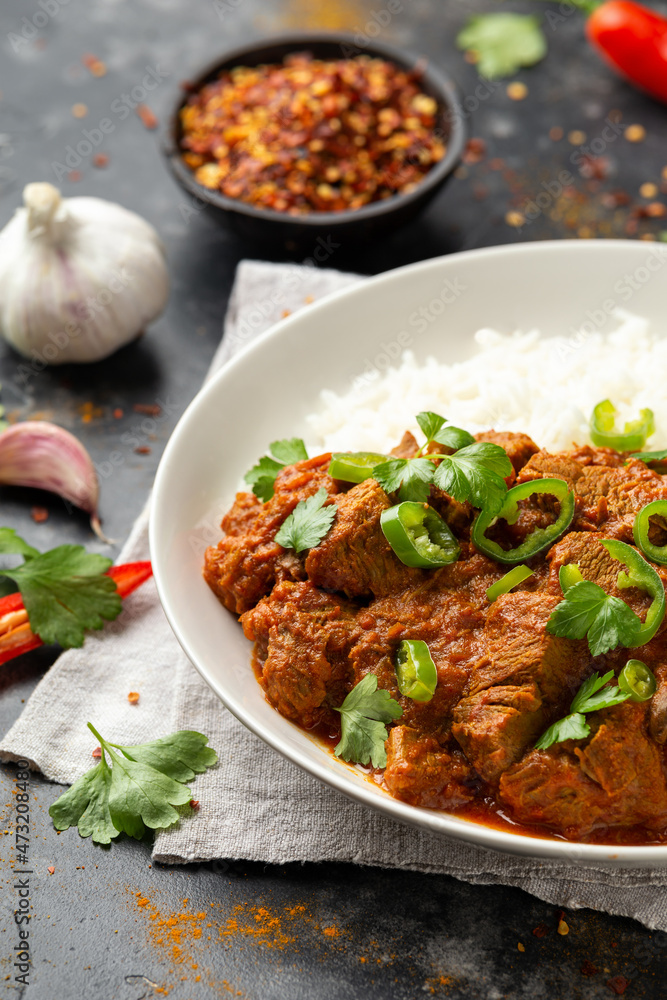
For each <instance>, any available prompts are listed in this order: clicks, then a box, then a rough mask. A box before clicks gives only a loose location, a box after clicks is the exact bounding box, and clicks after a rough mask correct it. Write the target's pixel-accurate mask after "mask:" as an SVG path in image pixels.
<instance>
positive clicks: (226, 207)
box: [160, 31, 467, 228]
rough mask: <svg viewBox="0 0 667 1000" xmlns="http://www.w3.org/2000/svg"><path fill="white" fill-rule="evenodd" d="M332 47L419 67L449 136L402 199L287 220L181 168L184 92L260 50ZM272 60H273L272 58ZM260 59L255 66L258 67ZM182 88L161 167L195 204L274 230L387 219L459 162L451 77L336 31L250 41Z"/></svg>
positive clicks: (459, 125) (462, 138)
mask: <svg viewBox="0 0 667 1000" xmlns="http://www.w3.org/2000/svg"><path fill="white" fill-rule="evenodd" d="M309 44H310V45H321V44H334V45H336V44H338V45H340V46H341V47H342V46H348V47H350V48H353V49H354V50H355V52H356V54H359V55H364V54H368V55H375V56H380V57H381V58H385V59H387V60H388V61H391V62H394V63H396V65H398V66H399V67H401V68H403V69H407V68H410V67H413V66H415V65H417V64H418V63H419V62H423V63H424V79H425V80H427V81H428V82H429V84H430V85H431V89H432V90H433V91H434V92H435V93H437V95H438V96H437V100H438V104H439V115H440V117H442V116H443V115H445V114H446V115H447V117H448V124H449V129H450V132H449V137H448V139H447V151H446V153H445V155H444V157H443V158H442V160H440V161H439V162H438V163H436V164H435V165H434V166H433V167H431V169H430V170H429V171H428V173H427V174H425V175H424V177H423V178H422V180H421V181H419V183H418V184H417V185H416V186H415V188H414V189H413V190H412V191H409V192H408V193H407V194H397V195H394V196H393V197H391V198H385V199H383V200H381V201H375V202H371V203H370V204H368V205H363V206H362V207H361V208H354V209H346V210H342V211H336V212H307V213H306V214H304V215H289V214H288V213H286V212H278V211H276V210H275V209H271V208H257V207H256V206H255V205H251V204H250V203H248V202H244V201H242V200H241V199H239V198H230V197H228V196H227V195H223V194H221V193H220V192H219V191H213V190H211V189H209V188H206V187H204V186H203V185H201V184H199V183H198V182H197V181H196V180H195V177H194V174H193V172H192V171H191V170H190V168H189V167H188V166H187V165H186V164H185V163H184V161H183V157H182V153H181V150H180V148H179V145H178V135H179V127H180V124H179V113H180V110H181V108H182V107H183V105H184V104H185V101H186V100H187V97H188V95H189V94H190V93H192V92H194V91H196V90H198V89H199V88H200V87H201V86H202V85H203V84H204V83H206V82H207V80H209V79H210V78H212V77H214V76H216V75H217V73H219V72H220V71H221V70H223V69H225V68H227V67H228V66H229V65H233V64H238V65H242V60H243V59H244V58H251V59H252V58H253V54H254V53H257V52H258V51H260V50H262V49H271V48H277V49H278V48H284V49H286V50H287V51H286V52H285V53H284V54H285V55H286V54H287V53H288V52H289V51H290V50H291V51H294V52H298V51H299V50H301V49H303V48H304V47H306V48H307V46H308V45H309ZM276 58H278V57H276ZM260 63H261V60H260V61H259V62H258V63H256V65H260ZM186 80H187V85H186V86H184V85H183V83H181V84H179V88H178V91H177V96H176V98H175V100H174V101H173V102H172V104H171V111H170V113H169V116H168V118H167V121H166V126H165V128H164V130H163V134H162V137H161V143H160V145H161V149H162V153H163V155H164V156H165V158H166V160H167V163H168V165H169V167H170V169H171V171H172V173H173V174H174V176H175V177H176V179H177V181H178V182H179V183H180V184H181V185H182V186H183V187H184V188H186V190H187V191H188V192H189V193H190V194H191V195H192V196H193V197H194V198H196V199H197V200H198V201H200V202H204V203H205V204H207V205H211V206H213V207H215V208H218V209H222V210H223V211H228V212H238V213H240V214H241V215H246V216H248V217H249V218H252V219H257V220H262V221H263V222H270V223H274V224H276V225H280V224H283V225H285V224H288V225H289V224H291V225H294V226H295V227H296V226H304V227H306V228H310V227H312V228H316V227H319V228H321V227H322V226H323V225H326V226H331V227H332V228H337V227H339V226H344V225H348V224H349V223H351V222H355V221H357V220H368V219H373V218H376V217H378V216H383V215H388V214H390V213H391V212H393V211H397V210H398V209H399V208H403V207H405V206H408V205H411V204H413V203H414V202H417V203H418V202H420V201H421V200H422V199H423V198H424V197H425V196H426V195H427V194H428V193H429V192H433V191H434V189H436V188H437V187H438V186H439V185H440V184H441V183H443V181H444V180H445V179H446V178H447V177H448V176H449V174H450V173H451V172H452V171H453V170H454V168H455V167H456V165H457V164H458V163H459V161H460V159H461V156H462V155H463V150H464V148H465V142H466V137H467V128H466V125H465V120H464V119H465V114H464V111H463V108H462V105H461V101H460V99H459V92H458V87H457V85H456V83H455V82H454V80H453V78H452V77H451V76H449V75H448V74H446V73H443V71H442V70H440V69H439V68H438V67H437V66H435V65H434V64H433V62H432V61H431V60H430V59H426V57H424V56H419V55H418V54H416V53H415V52H413V51H412V50H410V49H404V48H400V47H398V46H395V45H392V44H390V43H387V42H384V41H382V42H380V41H377V42H376V41H375V40H372V41H371V42H369V43H364V45H363V46H360V45H358V44H357V43H356V42H355V36H354V35H351V34H350V33H348V32H339V31H313V32H307V31H302V32H297V31H295V32H286V33H281V34H279V35H273V36H269V37H264V38H261V39H255V40H254V41H252V42H248V43H246V44H245V45H241V46H238V47H236V48H234V49H230V50H229V51H227V52H226V53H223V54H222V56H219V57H218V58H217V59H215V60H214V61H212V62H209V63H208V64H207V65H206V66H205V67H204V68H203V69H201V68H200V69H197V70H196V71H195V72H194V73H193V74H192V75H191V76H190V75H186Z"/></svg>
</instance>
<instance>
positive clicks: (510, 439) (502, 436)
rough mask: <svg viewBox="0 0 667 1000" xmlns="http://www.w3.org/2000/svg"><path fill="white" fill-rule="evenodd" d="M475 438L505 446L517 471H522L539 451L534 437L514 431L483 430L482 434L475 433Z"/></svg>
mask: <svg viewBox="0 0 667 1000" xmlns="http://www.w3.org/2000/svg"><path fill="white" fill-rule="evenodd" d="M475 440H476V441H488V442H489V443H490V444H499V445H500V447H501V448H504V449H505V451H506V452H507V454H508V456H509V460H510V462H511V463H512V465H513V466H514V471H515V472H516V473H518V472H520V470H521V469H523V467H524V465H526V463H527V462H528V461H529V459H531V458H532V456H533V455H535V454H537V452H538V451H539V448H538V447H537V445H536V444H535V442H534V441H533V439H532V438H530V437H528V435H527V434H517V433H515V432H514V431H483V432H482V433H481V434H475Z"/></svg>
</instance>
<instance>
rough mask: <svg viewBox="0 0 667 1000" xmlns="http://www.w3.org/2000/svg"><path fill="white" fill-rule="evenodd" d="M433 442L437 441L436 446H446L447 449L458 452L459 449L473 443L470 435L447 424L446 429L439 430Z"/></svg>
mask: <svg viewBox="0 0 667 1000" xmlns="http://www.w3.org/2000/svg"><path fill="white" fill-rule="evenodd" d="M433 440H434V441H437V442H438V444H444V445H446V447H447V448H453V449H454V451H459V449H460V448H466V447H467V446H468V445H470V444H474V443H475V439H474V437H473V436H472V434H470V433H469V432H468V431H464V430H462V429H461V428H460V427H455V426H454V424H447V426H446V427H443V428H442V430H439V431H438V433H437V434H436V435H435V437H434V438H433Z"/></svg>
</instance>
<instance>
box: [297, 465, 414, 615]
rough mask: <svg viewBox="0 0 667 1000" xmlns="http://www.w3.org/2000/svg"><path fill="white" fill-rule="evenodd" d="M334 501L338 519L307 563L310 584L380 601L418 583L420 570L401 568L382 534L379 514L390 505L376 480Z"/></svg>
mask: <svg viewBox="0 0 667 1000" xmlns="http://www.w3.org/2000/svg"><path fill="white" fill-rule="evenodd" d="M334 499H335V502H336V505H337V507H338V514H337V515H336V519H335V521H334V523H333V525H332V527H331V530H330V531H329V533H328V534H327V536H326V537H325V538H324V539H323V541H322V542H320V544H319V545H318V546H317V548H314V549H311V550H310V552H309V554H308V558H307V559H306V572H307V573H308V577H309V579H310V580H312V582H313V583H314V584H316V585H317V586H318V587H324V588H325V589H326V590H338V591H341V592H342V593H344V594H346V595H347V596H348V597H367V596H368V595H370V594H373V595H375V596H376V597H380V596H382V595H383V594H388V593H391V592H396V591H397V590H402V589H404V588H405V587H406V586H408V585H410V584H411V583H418V582H419V581H420V580H421V579H422V577H423V575H424V571H423V570H419V569H410V568H409V567H407V566H404V565H403V563H402V562H401V561H400V559H399V558H398V557H397V556H396V555H395V554H394V552H393V550H392V548H391V546H390V545H389V542H388V541H387V540H386V538H385V537H384V535H383V534H382V529H381V527H380V515H381V514H382V511H384V510H387V508H388V507H390V506H391V503H390V501H389V499H388V497H387V494H386V493H385V492H384V490H383V489H382V487H381V486H380V485H379V483H377V482H376V481H375V479H366V480H364V482H363V483H359V484H358V485H357V486H354V487H353V488H352V489H351V490H349V491H348V492H347V493H342V494H340V495H339V496H337V497H335V498H334Z"/></svg>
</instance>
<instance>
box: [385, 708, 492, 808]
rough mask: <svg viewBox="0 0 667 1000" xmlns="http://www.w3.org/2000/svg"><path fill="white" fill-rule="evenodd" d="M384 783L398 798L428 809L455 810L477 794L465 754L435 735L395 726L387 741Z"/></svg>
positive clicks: (407, 727)
mask: <svg viewBox="0 0 667 1000" xmlns="http://www.w3.org/2000/svg"><path fill="white" fill-rule="evenodd" d="M386 747H387V767H386V770H385V772H384V780H385V784H386V786H387V788H388V789H389V791H390V792H391V794H392V795H394V796H395V797H396V798H397V799H402V800H403V802H407V803H409V804H410V805H412V806H422V807H425V808H427V809H455V808H456V807H457V806H461V805H463V804H464V803H465V802H470V801H471V799H473V798H474V795H475V779H474V775H473V773H472V770H471V768H470V765H469V764H468V763H467V761H466V759H465V758H464V756H463V754H462V753H461V751H460V750H457V749H456V748H454V747H450V748H448V749H445V748H443V747H442V746H441V745H440V744H439V743H438V741H437V740H436V739H434V738H433V737H432V736H425V735H423V734H422V733H419V732H417V730H416V729H411V728H410V727H409V726H394V727H393V728H392V729H391V730H390V732H389V739H388V740H387V744H386Z"/></svg>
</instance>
